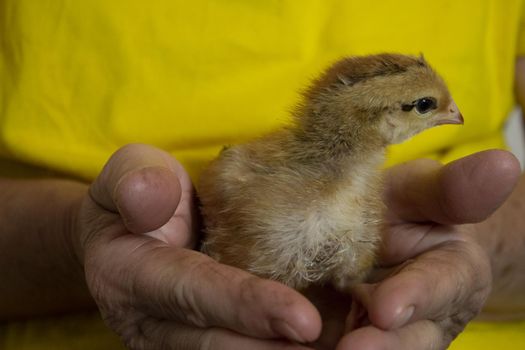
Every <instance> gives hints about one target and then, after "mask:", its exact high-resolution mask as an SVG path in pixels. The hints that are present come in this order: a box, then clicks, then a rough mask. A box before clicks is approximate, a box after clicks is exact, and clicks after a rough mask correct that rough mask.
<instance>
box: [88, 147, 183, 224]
mask: <svg viewBox="0 0 525 350" xmlns="http://www.w3.org/2000/svg"><path fill="white" fill-rule="evenodd" d="M189 188H191V182H190V181H189V178H188V177H187V174H186V173H185V172H184V171H183V169H182V167H181V166H180V164H178V163H177V162H176V161H175V160H174V159H173V158H172V157H170V156H169V154H167V153H165V152H164V151H161V150H159V149H156V148H154V147H151V146H147V145H141V144H131V145H127V146H124V147H122V148H121V149H119V150H118V151H117V152H116V153H115V154H113V156H112V157H111V158H110V159H109V161H108V162H107V164H106V166H105V167H104V169H103V170H102V172H101V174H100V175H99V176H98V177H97V179H96V180H95V181H94V183H93V184H92V186H91V188H90V196H91V198H92V199H93V200H94V201H95V203H97V204H98V205H99V206H100V207H102V208H104V209H106V210H109V211H112V212H115V213H117V212H118V213H119V214H120V215H121V216H122V219H123V221H124V224H125V225H126V228H127V229H128V230H129V231H131V232H134V233H145V232H148V231H152V230H154V229H157V228H159V227H161V226H162V225H164V224H165V223H166V222H168V220H169V219H170V218H171V217H172V216H173V214H174V212H175V210H176V208H177V207H178V205H179V202H180V201H181V200H189V199H188V198H187V197H188V195H189V194H188V192H189V191H190V190H189ZM183 196H185V197H183Z"/></svg>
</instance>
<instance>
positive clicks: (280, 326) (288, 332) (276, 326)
mask: <svg viewBox="0 0 525 350" xmlns="http://www.w3.org/2000/svg"><path fill="white" fill-rule="evenodd" d="M271 325H272V330H273V331H274V332H275V333H278V334H280V335H282V336H283V337H286V338H288V339H289V340H295V341H297V342H300V343H304V342H306V339H304V338H303V337H301V336H299V334H297V332H296V331H295V330H294V329H293V328H292V327H290V325H289V324H288V323H286V322H284V321H283V320H274V321H272V324H271Z"/></svg>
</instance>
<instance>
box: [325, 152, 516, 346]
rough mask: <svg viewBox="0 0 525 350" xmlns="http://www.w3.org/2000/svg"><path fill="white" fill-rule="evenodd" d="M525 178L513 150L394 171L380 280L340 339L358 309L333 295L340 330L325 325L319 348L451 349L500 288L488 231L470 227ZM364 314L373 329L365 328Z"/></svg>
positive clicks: (330, 313)
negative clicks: (495, 285)
mask: <svg viewBox="0 0 525 350" xmlns="http://www.w3.org/2000/svg"><path fill="white" fill-rule="evenodd" d="M519 174H520V169H519V164H518V163H517V161H516V159H515V158H514V157H513V156H512V155H511V154H509V153H508V152H504V151H486V152H481V153H477V154H474V155H472V156H469V157H466V158H463V159H460V160H458V161H456V162H453V163H450V164H448V165H446V166H441V165H439V163H437V162H433V161H430V160H417V161H412V162H409V163H406V164H403V165H399V166H396V167H394V168H392V169H390V170H389V171H388V172H387V176H386V184H385V185H386V202H387V206H388V208H389V211H388V217H387V221H388V229H387V230H386V234H385V236H384V238H383V245H382V251H381V253H380V265H381V267H380V268H379V269H378V270H377V271H375V273H374V276H372V277H373V279H374V280H373V281H371V282H370V283H368V284H362V285H359V286H357V287H356V288H355V292H354V296H353V297H354V299H355V300H354V305H356V304H360V306H359V307H353V308H352V311H351V312H350V315H349V316H348V321H349V322H350V323H353V326H354V327H357V328H355V329H353V330H352V331H351V332H349V333H347V334H346V335H344V336H342V338H340V334H341V332H342V331H343V330H342V326H343V325H344V322H345V320H344V317H345V315H346V314H347V313H346V311H348V309H349V308H350V303H349V301H348V298H345V297H344V296H342V295H340V294H339V295H338V294H337V293H336V292H334V291H325V293H329V294H330V297H329V301H326V300H325V301H324V305H323V304H321V307H320V310H321V313H322V314H323V324H324V325H325V326H326V325H329V326H331V329H329V328H327V327H324V329H323V336H322V337H321V340H320V342H319V343H318V348H319V349H321V348H322V349H333V348H334V347H336V349H337V350H346V349H348V350H350V349H351V350H364V349H367V350H368V349H392V350H394V349H396V350H397V349H400V350H411V349H414V350H415V349H417V350H424V349H432V350H436V349H446V348H447V347H448V345H449V344H450V342H451V341H452V340H453V339H454V338H455V337H456V336H457V335H458V334H459V333H460V332H461V331H462V330H463V328H464V327H465V325H466V324H467V323H468V322H469V321H470V320H471V319H472V318H474V317H475V316H476V315H477V314H478V313H479V312H480V311H481V309H482V307H483V305H484V302H485V300H486V298H487V297H488V295H489V293H490V290H491V284H492V279H491V266H490V259H489V256H488V255H487V253H486V249H485V247H483V246H482V245H481V244H480V241H479V240H478V235H481V232H479V230H480V225H478V224H468V223H477V222H481V221H483V220H485V219H486V218H487V217H489V216H490V215H491V213H493V212H494V211H495V210H496V209H497V208H498V207H499V206H500V205H501V204H502V203H503V202H504V201H505V199H506V198H507V197H508V195H509V194H510V193H511V191H512V189H513V187H514V185H515V183H516V181H517V179H518V177H519ZM463 224H465V225H463ZM483 229H487V228H486V225H485V226H484V227H483ZM325 297H326V295H325ZM316 304H318V303H316ZM362 308H364V309H365V310H366V314H367V317H365V319H366V320H365V322H364V324H363V323H362V322H356V319H358V318H359V315H358V313H359V312H358V310H359V309H362ZM361 321H362V320H361ZM356 323H361V324H356ZM334 335H336V336H337V339H334V338H333V337H334ZM336 344H337V345H336Z"/></svg>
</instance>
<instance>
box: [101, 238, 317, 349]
mask: <svg viewBox="0 0 525 350" xmlns="http://www.w3.org/2000/svg"><path fill="white" fill-rule="evenodd" d="M128 237H131V238H134V239H129V242H124V241H123V240H122V239H121V240H120V241H119V242H118V247H117V248H118V249H119V250H121V251H132V252H133V253H132V254H133V255H132V256H128V257H122V258H121V259H123V260H125V261H120V262H115V263H114V264H113V265H114V266H120V267H121V269H122V271H119V272H118V273H119V274H120V275H123V276H135V277H133V278H129V279H128V281H129V283H130V285H129V286H127V287H126V288H127V290H134V291H135V293H136V299H137V302H140V301H144V300H147V301H148V303H147V304H146V303H144V305H143V306H142V307H143V309H144V312H145V313H147V314H153V315H156V316H157V317H159V318H163V319H171V320H178V321H180V322H182V323H186V324H190V325H194V326H197V327H201V328H207V327H214V326H218V327H224V328H229V329H231V330H233V331H236V332H238V333H242V334H246V335H250V336H255V337H261V338H276V337H286V338H288V339H290V340H294V341H299V342H307V341H313V340H315V339H316V338H317V337H318V336H319V333H320V331H321V319H320V316H319V313H318V312H317V310H316V309H315V307H314V306H313V305H312V304H311V303H310V302H309V301H308V300H307V299H306V298H305V297H304V296H302V295H301V294H300V293H298V292H296V291H295V290H293V289H290V288H288V287H286V286H284V285H282V284H280V283H277V282H274V281H269V280H264V279H260V278H257V277H255V276H253V275H250V274H249V273H247V272H245V271H242V270H240V269H236V268H233V267H230V266H226V265H222V264H219V263H217V262H216V261H215V260H213V259H211V258H210V257H208V256H206V255H204V254H201V253H198V252H195V251H192V250H187V249H179V248H173V247H169V246H160V245H159V244H158V243H154V242H153V243H152V242H145V243H143V244H139V243H137V240H138V239H139V237H137V236H128ZM144 239H146V238H144ZM107 254H108V255H111V256H114V253H113V252H112V251H111V250H108V253H107ZM113 259H115V258H113ZM130 260H133V263H130Z"/></svg>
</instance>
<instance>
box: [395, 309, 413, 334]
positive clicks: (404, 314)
mask: <svg viewBox="0 0 525 350" xmlns="http://www.w3.org/2000/svg"><path fill="white" fill-rule="evenodd" d="M415 309H416V308H415V307H414V306H413V305H412V306H409V307H407V308H405V309H404V310H403V311H401V312H400V313H399V314H398V315H397V317H396V319H395V320H394V323H392V329H395V328H399V327H402V326H404V325H405V324H406V323H407V322H408V321H409V320H410V319H411V318H412V316H413V315H414V310H415Z"/></svg>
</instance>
